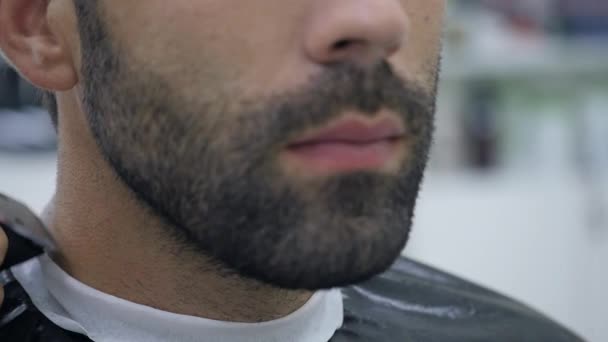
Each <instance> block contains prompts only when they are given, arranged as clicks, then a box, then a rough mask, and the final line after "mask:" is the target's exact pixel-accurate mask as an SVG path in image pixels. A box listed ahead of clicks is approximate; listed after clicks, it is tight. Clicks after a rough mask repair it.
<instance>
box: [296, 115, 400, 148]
mask: <svg viewBox="0 0 608 342" xmlns="http://www.w3.org/2000/svg"><path fill="white" fill-rule="evenodd" d="M404 135H405V130H404V128H403V127H402V125H399V124H398V122H397V121H396V120H394V119H390V118H386V119H383V120H379V121H377V122H373V123H368V122H365V121H363V120H357V119H344V120H340V121H338V122H336V123H335V124H332V125H329V126H328V127H326V128H323V129H321V130H319V131H316V132H313V133H312V134H309V135H306V136H304V137H302V138H300V139H297V140H295V141H294V142H292V143H291V144H290V146H294V145H304V144H319V143H331V142H342V143H352V144H365V143H373V142H377V141H380V140H386V139H394V138H400V137H402V136H404Z"/></svg>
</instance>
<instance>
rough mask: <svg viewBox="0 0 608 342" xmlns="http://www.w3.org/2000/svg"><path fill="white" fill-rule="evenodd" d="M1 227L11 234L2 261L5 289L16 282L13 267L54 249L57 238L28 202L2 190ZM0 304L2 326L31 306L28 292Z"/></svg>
mask: <svg viewBox="0 0 608 342" xmlns="http://www.w3.org/2000/svg"><path fill="white" fill-rule="evenodd" d="M0 227H1V228H2V229H3V230H4V232H5V233H6V235H7V237H8V251H7V254H6V258H5V259H4V261H3V262H1V263H0V286H2V287H4V290H5V293H6V294H7V296H6V297H7V298H8V297H9V296H8V294H9V292H10V291H12V287H11V284H12V283H14V282H15V277H14V276H13V274H12V272H11V271H10V268H11V267H13V266H15V265H18V264H20V263H23V262H25V261H27V260H30V259H32V258H35V257H37V256H39V255H41V254H42V253H44V252H45V251H47V252H48V251H52V250H53V249H54V246H55V244H54V242H53V240H52V238H51V236H50V234H49V233H48V231H47V229H46V227H45V226H44V224H43V223H42V221H41V220H40V219H39V218H38V216H36V214H34V213H33V212H32V211H31V210H30V209H29V208H28V207H27V206H25V205H23V204H22V203H19V202H17V201H15V200H13V199H10V198H9V197H7V196H5V195H3V194H1V193H0ZM17 298H19V300H17V301H13V302H10V301H9V300H7V301H6V303H2V304H0V328H2V327H3V326H5V325H7V324H8V323H10V322H11V321H13V320H15V319H16V318H17V317H19V316H20V315H22V314H23V313H25V312H26V311H27V310H28V308H30V307H31V305H32V304H31V302H30V301H29V298H27V296H25V295H24V296H17Z"/></svg>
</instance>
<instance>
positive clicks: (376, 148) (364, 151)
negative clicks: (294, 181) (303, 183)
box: [285, 116, 406, 174]
mask: <svg viewBox="0 0 608 342" xmlns="http://www.w3.org/2000/svg"><path fill="white" fill-rule="evenodd" d="M405 137H406V133H405V128H404V127H403V125H402V124H401V123H400V122H399V121H398V120H396V118H393V117H387V116H382V117H381V118H379V119H376V120H374V121H371V122H370V121H369V120H366V119H364V118H359V117H349V118H346V119H342V120H340V121H338V122H336V123H334V124H331V125H329V126H328V127H326V128H323V129H321V130H318V131H316V132H312V133H311V134H306V135H304V136H303V137H302V138H299V139H296V140H295V141H293V142H291V143H290V144H288V145H287V148H286V151H285V156H286V158H287V159H288V160H289V162H290V163H291V164H294V165H295V166H296V168H297V169H299V170H301V171H306V172H307V173H308V174H310V173H313V174H317V173H322V174H327V173H339V172H353V171H363V170H377V171H381V170H386V169H388V168H390V167H391V166H394V165H396V162H398V161H399V160H400V156H401V155H402V153H400V152H401V150H402V148H401V147H402V145H403V142H404V140H405Z"/></svg>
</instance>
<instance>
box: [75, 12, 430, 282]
mask: <svg viewBox="0 0 608 342" xmlns="http://www.w3.org/2000/svg"><path fill="white" fill-rule="evenodd" d="M77 7H78V8H77V10H78V11H79V15H80V18H81V24H80V29H81V38H82V50H83V69H82V74H83V78H84V88H83V94H82V97H83V105H84V109H85V112H86V113H87V120H88V122H89V125H90V128H91V131H92V133H93V135H94V138H95V140H96V142H97V144H98V146H99V148H100V150H101V152H102V154H103V156H104V158H106V160H107V161H108V163H109V164H110V165H111V167H112V169H113V170H114V171H115V172H116V174H117V175H118V177H119V179H120V180H121V181H122V182H123V183H124V184H125V185H126V186H127V187H128V188H129V189H130V190H131V191H132V192H133V193H134V194H135V195H136V197H137V198H138V199H139V200H140V203H141V204H142V205H143V206H145V207H146V208H149V209H151V210H152V211H153V213H154V214H155V215H157V216H158V217H160V218H161V219H162V220H163V221H164V222H165V223H166V224H165V225H164V227H165V229H166V231H167V232H168V233H169V235H168V236H170V237H171V238H172V239H173V240H174V241H175V242H176V243H177V246H179V247H180V248H189V249H192V248H194V249H195V250H197V251H198V252H200V253H201V254H202V255H204V256H205V257H206V258H210V259H211V260H214V261H215V262H216V263H217V265H218V266H220V267H221V269H222V270H223V271H224V272H227V273H231V274H236V275H238V276H242V277H247V278H252V279H255V280H258V281H262V282H265V283H267V284H270V285H272V286H276V287H282V288H286V289H309V290H317V289H325V288H331V287H338V286H345V285H349V284H353V283H357V282H360V281H363V280H366V279H368V278H370V277H372V276H374V275H376V274H378V273H380V272H382V271H384V270H386V269H387V268H388V267H390V265H391V264H392V263H393V262H394V261H395V259H396V258H397V257H398V256H399V254H400V253H401V251H402V250H403V248H404V246H405V244H406V242H407V239H408V236H409V231H410V227H411V225H412V218H413V213H414V207H415V203H416V198H417V195H418V191H419V187H420V183H421V181H422V178H423V174H424V169H425V166H426V163H427V159H428V152H429V149H430V145H431V136H432V132H433V113H434V103H435V94H434V93H429V92H425V91H423V90H422V87H419V86H416V85H415V84H413V83H410V82H407V81H405V80H402V79H400V78H399V77H398V76H396V75H395V74H394V72H393V71H392V69H391V67H390V65H389V64H388V63H380V64H378V65H376V66H374V67H371V68H362V67H358V66H356V65H352V64H346V63H345V64H339V65H338V64H336V65H333V66H328V67H327V68H325V69H324V70H323V72H322V73H321V74H319V75H317V76H316V77H314V78H311V79H309V80H308V81H307V82H306V84H305V85H303V86H301V87H299V88H298V89H291V90H289V91H285V92H282V93H275V94H274V95H272V96H266V97H259V98H251V97H248V98H245V96H238V95H235V94H234V93H231V94H230V95H228V94H227V93H228V92H224V95H219V96H218V95H214V96H210V95H205V88H207V89H211V87H213V86H217V87H221V85H217V84H214V85H213V86H212V85H211V84H206V85H204V86H201V87H200V88H201V95H200V96H197V97H193V96H188V95H187V94H186V92H183V91H180V89H181V87H178V86H175V85H174V83H175V82H173V81H172V80H173V78H174V77H177V76H176V75H175V74H172V75H171V76H170V77H163V76H162V75H161V74H159V73H158V72H153V71H151V70H147V69H146V67H145V66H144V65H141V64H138V63H132V62H130V61H129V59H128V58H127V57H126V54H125V53H122V52H121V50H120V49H119V48H117V47H116V44H115V42H113V41H112V40H111V39H110V37H109V36H108V34H107V32H106V30H105V29H104V27H103V25H102V22H101V20H99V18H98V16H97V15H96V14H95V13H93V12H92V9H90V8H89V9H87V8H85V7H86V6H85V5H78V6H77ZM82 23H86V24H82ZM183 71H184V72H186V73H187V72H188V70H186V69H185V70H183ZM217 87H216V88H217ZM209 93H214V94H218V93H219V94H221V93H222V92H218V91H216V90H215V89H214V90H213V91H210V92H209ZM381 109H388V110H391V111H393V112H394V113H395V114H396V115H398V116H399V118H400V119H402V120H403V122H404V124H405V127H407V135H408V137H407V139H408V144H409V145H408V151H407V152H408V153H407V157H406V158H404V160H403V163H402V165H401V167H400V169H399V172H397V173H393V174H388V173H380V172H373V171H357V172H350V173H342V174H336V175H331V176H326V177H319V178H317V179H313V180H302V179H298V178H297V177H293V175H290V174H288V172H285V170H284V169H283V168H281V165H280V163H279V154H280V153H281V151H282V150H283V149H284V148H285V145H286V144H287V143H288V142H289V141H290V139H292V138H293V137H294V136H298V134H301V133H302V132H304V131H305V130H307V129H311V128H318V127H322V126H324V125H326V124H327V123H329V122H330V121H332V120H334V119H336V118H338V117H340V116H341V115H343V113H344V112H345V111H357V112H359V113H362V114H364V115H368V116H374V115H377V113H378V111H379V110H381Z"/></svg>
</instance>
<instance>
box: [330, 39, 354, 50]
mask: <svg viewBox="0 0 608 342" xmlns="http://www.w3.org/2000/svg"><path fill="white" fill-rule="evenodd" d="M355 43H356V40H355V39H341V40H339V41H337V42H335V43H334V45H333V46H332V48H333V50H334V51H335V50H345V49H348V48H349V47H351V46H352V45H354V44H355Z"/></svg>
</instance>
